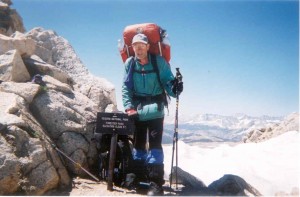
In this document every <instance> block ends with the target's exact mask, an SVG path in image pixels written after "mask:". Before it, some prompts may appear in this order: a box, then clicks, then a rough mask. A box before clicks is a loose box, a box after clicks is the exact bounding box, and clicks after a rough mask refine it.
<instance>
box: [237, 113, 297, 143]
mask: <svg viewBox="0 0 300 197" xmlns="http://www.w3.org/2000/svg"><path fill="white" fill-rule="evenodd" d="M288 131H299V114H298V113H292V114H291V115H289V116H287V117H286V118H285V119H284V120H283V121H282V122H281V123H277V124H273V125H272V126H270V127H266V128H260V129H254V130H252V131H250V132H249V133H248V134H246V135H245V137H244V138H243V142H245V143H247V142H262V141H266V140H268V139H271V138H273V137H276V136H278V135H281V134H283V133H285V132H288Z"/></svg>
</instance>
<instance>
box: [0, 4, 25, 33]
mask: <svg viewBox="0 0 300 197" xmlns="http://www.w3.org/2000/svg"><path fill="white" fill-rule="evenodd" d="M10 5H12V2H11V0H0V34H4V35H7V36H10V35H11V34H13V33H14V32H15V31H19V32H24V31H25V28H24V25H23V21H22V18H21V17H20V15H19V14H18V12H17V11H16V10H15V9H11V8H10V7H9V6H10Z"/></svg>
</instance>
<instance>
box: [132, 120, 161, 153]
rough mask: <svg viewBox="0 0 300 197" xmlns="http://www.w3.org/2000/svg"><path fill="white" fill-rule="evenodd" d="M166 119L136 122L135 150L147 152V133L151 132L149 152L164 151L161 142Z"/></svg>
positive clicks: (149, 135)
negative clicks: (152, 150)
mask: <svg viewBox="0 0 300 197" xmlns="http://www.w3.org/2000/svg"><path fill="white" fill-rule="evenodd" d="M163 124H164V118H158V119H154V120H148V121H136V122H135V127H136V129H135V135H134V148H135V149H138V150H144V151H146V142H147V131H148V130H149V134H148V137H149V150H151V149H160V150H162V146H161V141H162V134H163Z"/></svg>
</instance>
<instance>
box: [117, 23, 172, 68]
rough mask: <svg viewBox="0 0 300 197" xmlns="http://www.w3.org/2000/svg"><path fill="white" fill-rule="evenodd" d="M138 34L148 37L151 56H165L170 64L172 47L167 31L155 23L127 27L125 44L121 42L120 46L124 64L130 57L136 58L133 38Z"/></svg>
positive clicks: (124, 34) (124, 37)
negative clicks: (132, 43) (132, 44)
mask: <svg viewBox="0 0 300 197" xmlns="http://www.w3.org/2000/svg"><path fill="white" fill-rule="evenodd" d="M138 33H143V34H145V35H146V36H147V37H148V41H149V44H150V49H149V52H150V54H155V55H160V56H163V57H164V58H165V60H166V61H167V62H168V63H169V62H170V59H171V47H170V44H169V42H168V38H167V34H166V31H165V30H164V29H162V28H161V27H159V26H158V25H156V24H153V23H143V24H136V25H129V26H127V27H125V29H124V32H123V39H124V42H123V43H122V42H121V40H119V44H118V48H119V51H120V54H121V57H122V60H123V62H125V61H126V59H127V58H128V57H130V56H134V51H133V49H132V46H131V42H132V38H133V37H134V36H135V35H136V34H138Z"/></svg>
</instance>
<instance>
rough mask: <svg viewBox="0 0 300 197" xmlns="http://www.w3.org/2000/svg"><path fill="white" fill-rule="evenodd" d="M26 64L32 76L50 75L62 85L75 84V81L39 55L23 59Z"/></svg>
mask: <svg viewBox="0 0 300 197" xmlns="http://www.w3.org/2000/svg"><path fill="white" fill-rule="evenodd" d="M23 61H24V64H25V65H26V67H27V69H28V71H29V73H30V75H31V76H34V75H36V74H40V75H48V76H51V77H53V78H55V79H56V80H59V81H60V82H62V83H66V84H69V85H72V84H73V79H72V78H71V77H70V76H69V75H68V74H67V73H66V72H64V71H62V70H61V69H59V68H57V67H55V66H53V65H51V64H48V63H46V62H44V61H43V60H42V59H41V58H40V57H38V56H37V55H32V56H30V57H25V58H23Z"/></svg>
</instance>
